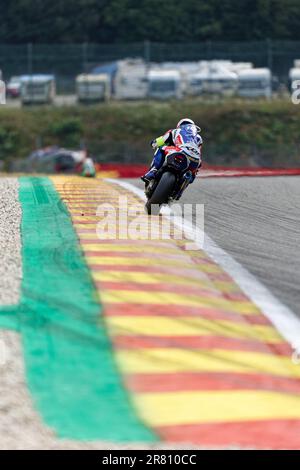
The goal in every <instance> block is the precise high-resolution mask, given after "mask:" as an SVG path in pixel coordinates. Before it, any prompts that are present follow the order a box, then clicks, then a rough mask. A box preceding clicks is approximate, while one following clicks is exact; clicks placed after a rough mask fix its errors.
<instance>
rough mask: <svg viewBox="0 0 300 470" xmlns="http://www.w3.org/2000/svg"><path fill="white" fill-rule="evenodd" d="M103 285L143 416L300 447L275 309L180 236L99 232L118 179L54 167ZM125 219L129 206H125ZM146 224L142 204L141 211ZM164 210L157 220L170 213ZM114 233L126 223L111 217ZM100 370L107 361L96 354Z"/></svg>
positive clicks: (199, 440)
mask: <svg viewBox="0 0 300 470" xmlns="http://www.w3.org/2000/svg"><path fill="white" fill-rule="evenodd" d="M52 180H53V183H54V185H55V187H56V189H57V191H58V192H59V194H60V195H61V198H62V200H63V201H64V203H65V204H66V206H67V208H68V211H69V213H70V215H71V218H72V222H73V224H74V227H75V229H76V232H77V234H78V237H79V240H80V243H81V246H82V249H83V252H84V256H85V259H86V262H87V264H88V266H89V268H90V270H91V273H92V278H93V281H94V284H95V286H96V288H97V290H98V293H99V296H100V299H101V302H102V306H103V315H104V321H105V325H106V328H107V331H108V334H109V336H110V338H111V341H112V344H113V348H114V353H115V358H116V361H117V366H118V369H119V371H120V373H121V374H122V377H123V381H124V384H125V386H126V388H127V390H128V391H129V392H130V394H131V403H132V404H133V406H134V408H135V410H136V412H137V413H138V416H139V417H140V419H141V421H142V422H143V423H144V424H145V426H147V427H148V428H149V429H150V430H152V431H153V432H154V433H155V434H156V435H158V436H159V437H160V439H162V440H163V441H168V442H180V443H182V442H189V443H195V444H201V445H219V446H224V445H240V446H245V447H247V446H250V447H255V448H274V449H278V448H299V447H300V395H299V394H300V368H299V366H296V365H295V364H293V363H292V360H291V356H292V352H293V351H292V349H291V347H290V346H289V345H288V343H287V342H286V341H285V340H283V338H282V337H281V336H280V334H279V333H278V332H277V330H276V329H275V328H274V326H272V324H271V323H270V321H269V320H268V319H267V318H266V317H265V316H264V315H263V314H262V312H261V311H260V309H259V308H258V307H257V306H256V305H254V304H253V303H252V302H251V300H250V299H249V298H247V296H246V295H245V294H244V293H243V292H242V291H241V289H240V288H239V287H238V286H237V285H236V284H235V283H234V281H233V280H232V278H231V277H230V276H229V275H228V274H226V272H224V271H223V270H222V268H221V267H220V266H218V265H217V264H216V263H214V262H213V261H212V260H211V259H210V258H209V257H208V256H207V255H206V254H205V253H204V252H203V251H200V250H199V251H186V250H185V242H184V240H176V239H175V238H174V236H173V237H172V238H171V239H169V240H162V239H160V240H156V241H150V240H148V239H147V236H145V237H144V239H142V240H126V239H116V240H100V239H99V238H98V237H97V234H96V229H97V224H98V223H99V221H100V217H99V216H97V215H96V210H97V207H98V205H100V204H103V203H107V204H113V205H114V206H115V207H116V205H117V203H118V201H119V197H120V196H126V197H127V198H128V203H129V205H130V206H131V207H132V209H133V210H137V211H138V210H139V209H140V204H141V202H140V200H139V199H138V198H137V197H136V196H135V195H134V194H133V193H131V192H130V191H127V190H126V189H124V188H122V187H119V186H116V185H113V184H111V183H108V182H105V181H102V180H99V179H96V180H83V179H80V178H79V177H78V178H76V177H74V178H70V177H61V176H58V177H53V178H52ZM128 220H129V223H130V222H132V221H133V216H129V217H128ZM140 220H141V223H142V224H143V223H144V224H146V222H147V216H146V215H144V216H141V219H140ZM167 223H168V222H167V219H166V218H165V217H157V218H156V224H157V226H158V227H163V226H164V224H167ZM115 228H116V230H117V233H118V231H119V230H120V226H119V225H118V223H116V227H115ZM99 371H101V365H99Z"/></svg>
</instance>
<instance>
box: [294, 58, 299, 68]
mask: <svg viewBox="0 0 300 470" xmlns="http://www.w3.org/2000/svg"><path fill="white" fill-rule="evenodd" d="M294 68H295V69H299V68H300V60H299V59H295V60H294Z"/></svg>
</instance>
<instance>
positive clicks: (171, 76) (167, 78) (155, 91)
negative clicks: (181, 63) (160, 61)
mask: <svg viewBox="0 0 300 470" xmlns="http://www.w3.org/2000/svg"><path fill="white" fill-rule="evenodd" d="M148 96H149V98H155V99H169V98H177V99H180V98H182V97H183V83H182V78H181V74H180V72H178V70H162V69H157V70H150V71H149V73H148Z"/></svg>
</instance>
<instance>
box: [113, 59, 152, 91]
mask: <svg viewBox="0 0 300 470" xmlns="http://www.w3.org/2000/svg"><path fill="white" fill-rule="evenodd" d="M147 89H148V86H147V66H146V64H145V62H143V61H142V60H140V59H132V60H130V59H126V60H121V61H119V62H118V68H117V72H116V75H115V79H114V90H115V94H114V96H115V98H116V99H117V100H138V99H143V98H146V96H147Z"/></svg>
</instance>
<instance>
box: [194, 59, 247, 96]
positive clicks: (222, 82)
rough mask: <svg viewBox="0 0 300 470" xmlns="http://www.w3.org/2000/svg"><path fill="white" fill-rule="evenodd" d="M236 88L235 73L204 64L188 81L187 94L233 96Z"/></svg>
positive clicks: (236, 78) (236, 79)
mask: <svg viewBox="0 0 300 470" xmlns="http://www.w3.org/2000/svg"><path fill="white" fill-rule="evenodd" d="M237 88H238V77H237V74H236V73H234V72H231V71H230V70H227V69H226V68H225V67H219V66H209V67H206V66H205V67H203V68H202V70H200V71H199V72H197V73H195V74H192V75H191V76H190V77H189V81H188V94H189V95H191V96H197V95H201V94H209V95H212V94H214V95H219V96H233V95H234V94H235V93H236V91H237Z"/></svg>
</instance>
